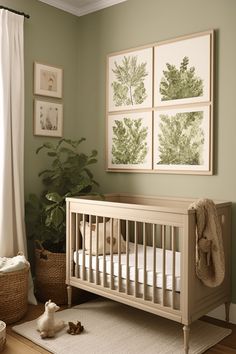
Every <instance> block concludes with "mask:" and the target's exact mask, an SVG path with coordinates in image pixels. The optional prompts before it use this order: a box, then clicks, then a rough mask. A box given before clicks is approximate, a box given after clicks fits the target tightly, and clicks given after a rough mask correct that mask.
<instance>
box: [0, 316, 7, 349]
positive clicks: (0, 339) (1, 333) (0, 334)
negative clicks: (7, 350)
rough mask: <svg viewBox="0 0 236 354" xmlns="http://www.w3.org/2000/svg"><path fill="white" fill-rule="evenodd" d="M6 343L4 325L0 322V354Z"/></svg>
mask: <svg viewBox="0 0 236 354" xmlns="http://www.w3.org/2000/svg"><path fill="white" fill-rule="evenodd" d="M5 343H6V323H5V322H3V321H0V352H1V351H2V350H3V349H4V347H5Z"/></svg>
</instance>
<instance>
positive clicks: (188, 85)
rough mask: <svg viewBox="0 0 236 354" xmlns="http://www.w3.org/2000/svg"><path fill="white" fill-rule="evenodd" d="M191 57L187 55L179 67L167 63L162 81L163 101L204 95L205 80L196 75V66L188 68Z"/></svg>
mask: <svg viewBox="0 0 236 354" xmlns="http://www.w3.org/2000/svg"><path fill="white" fill-rule="evenodd" d="M188 65H189V58H188V57H187V56H185V57H184V58H183V60H182V62H181V64H180V68H179V69H177V68H176V66H175V65H171V64H169V63H166V67H167V70H163V77H162V78H161V82H160V94H161V95H162V101H168V100H176V99H181V98H190V97H200V96H203V80H202V79H201V78H200V77H198V76H197V75H196V72H195V70H196V69H195V67H194V66H192V67H190V68H188Z"/></svg>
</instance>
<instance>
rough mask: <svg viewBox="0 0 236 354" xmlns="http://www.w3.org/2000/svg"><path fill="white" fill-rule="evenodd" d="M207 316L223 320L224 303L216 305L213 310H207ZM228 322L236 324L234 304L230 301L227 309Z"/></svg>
mask: <svg viewBox="0 0 236 354" xmlns="http://www.w3.org/2000/svg"><path fill="white" fill-rule="evenodd" d="M207 316H210V317H214V318H217V319H218V320H222V321H225V305H221V306H219V307H217V308H216V309H215V310H213V311H211V312H209V313H208V314H207ZM229 322H231V323H234V324H236V304H233V303H231V304H230V309H229Z"/></svg>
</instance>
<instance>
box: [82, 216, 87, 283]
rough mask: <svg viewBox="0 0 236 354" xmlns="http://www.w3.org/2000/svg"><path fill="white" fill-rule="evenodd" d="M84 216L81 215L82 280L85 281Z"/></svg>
mask: <svg viewBox="0 0 236 354" xmlns="http://www.w3.org/2000/svg"><path fill="white" fill-rule="evenodd" d="M85 227H86V221H85V214H83V248H82V254H83V256H82V279H83V280H85Z"/></svg>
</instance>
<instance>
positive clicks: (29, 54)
mask: <svg viewBox="0 0 236 354" xmlns="http://www.w3.org/2000/svg"><path fill="white" fill-rule="evenodd" d="M1 5H3V6H7V7H9V8H13V9H15V10H19V11H24V12H25V13H28V14H29V15H30V19H25V26H24V27H25V42H24V44H25V195H26V196H28V194H29V193H33V192H39V190H40V189H41V182H40V179H39V178H38V172H39V171H41V170H42V169H44V168H45V164H47V163H48V160H46V159H45V155H44V154H43V153H42V154H39V155H36V154H35V150H36V148H37V147H38V146H40V145H41V144H42V143H43V142H46V141H49V140H50V141H52V142H56V141H57V138H48V137H39V136H34V135H33V100H34V95H33V63H34V61H38V62H42V63H45V64H51V65H58V66H62V67H63V69H64V83H63V90H64V92H63V99H62V102H63V107H64V136H67V137H69V136H71V137H76V136H77V126H78V113H77V105H76V102H77V96H78V92H77V91H78V89H77V86H78V85H77V67H78V65H77V62H78V40H77V30H78V17H76V16H73V15H70V14H68V13H66V12H64V11H61V10H58V9H56V8H54V7H52V6H48V5H46V4H44V3H42V2H39V1H36V0H1ZM41 99H44V98H43V97H41ZM46 99H50V98H46ZM52 101H54V102H55V101H56V102H60V100H55V99H52Z"/></svg>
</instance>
